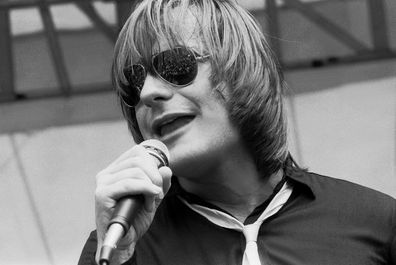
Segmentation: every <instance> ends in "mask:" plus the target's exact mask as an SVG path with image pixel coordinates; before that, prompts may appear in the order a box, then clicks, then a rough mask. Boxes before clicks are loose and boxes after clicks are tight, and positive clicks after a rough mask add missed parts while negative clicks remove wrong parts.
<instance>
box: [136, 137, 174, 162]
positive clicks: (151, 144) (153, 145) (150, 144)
mask: <svg viewBox="0 0 396 265" xmlns="http://www.w3.org/2000/svg"><path fill="white" fill-rule="evenodd" d="M140 145H142V146H144V147H146V148H148V149H154V150H155V149H157V150H159V151H160V152H162V153H163V155H165V159H166V160H167V161H166V162H168V161H169V150H168V148H167V147H166V145H165V144H164V143H163V142H161V141H158V140H155V139H150V140H146V141H143V142H141V143H140Z"/></svg>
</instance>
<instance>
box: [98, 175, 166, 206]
mask: <svg viewBox="0 0 396 265" xmlns="http://www.w3.org/2000/svg"><path fill="white" fill-rule="evenodd" d="M160 193H162V188H161V187H158V186H157V185H155V184H153V183H152V182H151V181H150V179H148V178H140V179H136V178H135V179H130V178H126V179H121V180H119V181H117V182H115V183H113V184H112V185H106V186H102V187H100V188H98V189H97V191H96V197H97V199H99V200H100V199H101V198H112V199H113V200H115V201H117V200H118V199H120V198H122V197H124V196H128V195H137V194H143V195H148V196H158V195H159V194H160Z"/></svg>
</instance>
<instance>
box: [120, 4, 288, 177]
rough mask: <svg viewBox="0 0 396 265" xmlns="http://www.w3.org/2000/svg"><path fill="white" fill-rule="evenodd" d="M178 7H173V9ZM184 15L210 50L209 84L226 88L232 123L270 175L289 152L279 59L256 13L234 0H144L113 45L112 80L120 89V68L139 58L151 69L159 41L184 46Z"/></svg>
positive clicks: (132, 122)
mask: <svg viewBox="0 0 396 265" xmlns="http://www.w3.org/2000/svg"><path fill="white" fill-rule="evenodd" d="M175 8H177V12H175ZM187 16H190V17H191V16H194V19H195V21H196V23H195V27H196V28H195V29H194V34H197V35H198V37H199V39H200V41H201V42H202V47H201V48H202V51H200V52H202V53H203V54H205V55H207V54H208V55H210V63H211V68H212V75H211V81H212V85H213V88H214V89H215V90H217V91H218V92H219V93H221V92H222V91H223V90H224V89H226V88H227V89H228V90H229V92H230V97H227V98H228V99H227V100H226V105H227V108H228V110H229V116H230V119H231V120H232V122H233V123H234V124H235V125H236V126H237V128H238V129H239V130H240V133H241V136H242V139H243V140H244V141H245V143H246V146H247V147H248V148H249V150H250V151H251V152H252V154H253V156H254V157H255V160H256V164H257V167H258V169H259V170H260V171H261V172H263V173H266V174H271V173H273V172H275V171H276V170H278V169H279V168H281V167H282V165H283V164H284V162H285V160H286V157H287V155H288V149H287V133H286V131H287V128H286V117H285V113H284V112H285V111H284V103H283V94H284V91H283V90H284V88H285V84H284V79H283V75H282V72H281V70H280V67H279V65H278V62H277V60H276V58H275V56H274V55H273V53H272V51H271V49H270V47H269V45H268V44H267V41H266V39H265V37H264V35H263V33H262V31H261V29H260V27H259V26H258V24H257V23H256V21H255V20H254V18H253V17H252V16H251V15H250V14H249V13H248V12H246V10H244V9H243V8H242V7H240V6H239V5H238V4H237V3H236V1H234V0H228V1H226V0H190V1H188V0H158V1H156V0H147V1H143V2H142V3H140V4H139V5H138V6H137V7H136V9H135V10H134V12H133V13H132V14H131V16H130V17H129V19H128V20H127V22H126V23H125V25H124V27H123V29H122V30H121V33H120V35H119V38H118V41H117V43H116V47H115V56H114V63H113V72H112V76H113V83H114V85H115V88H116V90H117V92H118V93H119V94H122V93H123V92H122V84H125V83H127V81H126V77H125V76H124V72H123V70H124V68H125V67H126V66H127V65H131V64H133V63H136V62H137V61H139V62H140V63H143V64H144V66H145V67H146V66H147V67H148V68H150V65H151V56H152V53H153V52H154V51H155V50H156V47H155V46H156V45H158V40H162V41H163V40H165V41H166V43H167V45H168V46H169V48H171V47H175V46H179V45H183V44H184V43H185V41H186V40H185V39H184V38H185V37H186V36H185V35H184V34H183V32H185V30H183V27H185V23H184V21H186V18H187ZM120 102H121V107H122V110H123V114H124V116H125V118H126V119H127V121H128V124H129V128H130V130H131V132H132V135H133V137H134V140H135V141H136V142H137V143H139V142H141V141H142V140H143V137H142V135H141V133H140V131H139V127H138V124H137V121H136V117H135V110H134V109H133V108H130V107H128V106H126V105H125V104H123V102H122V101H120Z"/></svg>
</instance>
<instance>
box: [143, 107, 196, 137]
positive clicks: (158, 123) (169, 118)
mask: <svg viewBox="0 0 396 265" xmlns="http://www.w3.org/2000/svg"><path fill="white" fill-rule="evenodd" d="M186 116H194V114H192V113H189V112H178V113H165V114H163V115H161V116H159V117H157V118H155V119H154V121H153V123H152V125H151V129H152V131H153V132H154V134H156V135H159V136H161V127H162V126H164V125H166V124H168V123H171V122H173V121H174V120H176V119H177V118H180V117H186Z"/></svg>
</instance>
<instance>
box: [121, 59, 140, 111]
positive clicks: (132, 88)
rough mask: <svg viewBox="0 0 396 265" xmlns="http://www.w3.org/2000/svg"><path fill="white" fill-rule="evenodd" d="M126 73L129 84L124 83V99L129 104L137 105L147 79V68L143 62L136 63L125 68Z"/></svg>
mask: <svg viewBox="0 0 396 265" xmlns="http://www.w3.org/2000/svg"><path fill="white" fill-rule="evenodd" d="M124 75H125V77H126V79H127V81H128V84H127V85H123V86H122V89H123V91H122V92H123V93H122V94H121V97H122V99H123V100H124V101H125V103H126V104H128V105H129V106H132V107H133V106H135V105H136V104H137V103H138V102H139V100H140V97H139V96H140V91H141V90H142V88H143V85H144V80H145V79H146V70H145V69H144V67H143V65H141V64H134V65H132V67H128V68H126V69H125V70H124Z"/></svg>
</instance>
